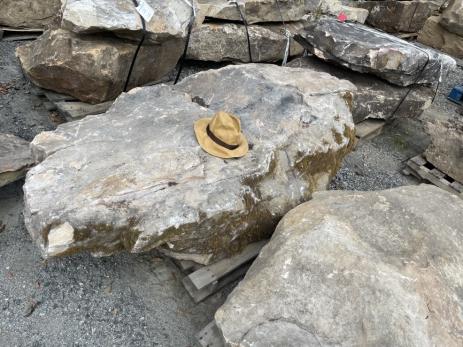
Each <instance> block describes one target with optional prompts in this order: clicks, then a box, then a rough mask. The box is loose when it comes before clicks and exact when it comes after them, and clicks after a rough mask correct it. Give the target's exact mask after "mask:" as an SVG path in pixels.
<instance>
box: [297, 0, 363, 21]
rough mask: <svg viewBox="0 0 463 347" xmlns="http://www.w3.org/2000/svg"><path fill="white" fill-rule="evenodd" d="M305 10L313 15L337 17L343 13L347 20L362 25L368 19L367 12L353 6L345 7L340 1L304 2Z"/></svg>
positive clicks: (313, 0) (311, 0)
mask: <svg viewBox="0 0 463 347" xmlns="http://www.w3.org/2000/svg"><path fill="white" fill-rule="evenodd" d="M305 8H306V11H307V12H310V13H312V14H314V15H318V14H320V13H324V14H329V15H332V16H338V15H339V14H340V13H341V12H343V13H344V14H345V15H346V17H347V20H349V21H354V22H358V23H362V24H363V23H365V21H366V19H367V17H368V10H366V9H363V8H357V7H354V6H346V5H345V4H344V2H343V1H340V0H305Z"/></svg>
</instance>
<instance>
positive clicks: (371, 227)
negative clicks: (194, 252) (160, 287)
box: [215, 185, 463, 347]
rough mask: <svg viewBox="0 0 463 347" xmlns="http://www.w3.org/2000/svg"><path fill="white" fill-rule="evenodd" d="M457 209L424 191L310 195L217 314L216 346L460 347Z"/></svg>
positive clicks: (461, 273) (445, 197)
mask: <svg viewBox="0 0 463 347" xmlns="http://www.w3.org/2000/svg"><path fill="white" fill-rule="evenodd" d="M462 211H463V200H461V199H460V198H458V197H457V196H455V195H453V194H450V193H447V192H445V191H443V190H441V189H439V188H437V187H435V186H431V185H420V186H409V187H400V188H395V189H391V190H384V191H376V192H349V191H328V192H320V193H316V194H315V195H314V198H313V200H311V201H310V202H307V203H305V204H302V205H300V206H298V207H297V208H295V209H293V210H292V211H290V212H289V213H288V214H287V215H286V216H285V217H284V218H283V219H282V220H281V222H280V223H279V224H278V227H277V229H276V231H275V233H274V235H273V237H272V239H271V241H270V243H269V244H268V245H267V246H266V247H264V249H263V250H262V252H261V254H260V255H259V257H258V258H257V260H256V261H255V262H254V263H253V264H252V266H251V268H250V270H249V271H248V273H247V274H246V277H245V278H244V280H243V281H242V282H241V283H240V284H239V285H238V287H236V288H235V290H234V291H233V292H232V293H231V294H230V295H229V297H228V299H227V301H226V302H225V304H224V305H223V306H222V307H221V308H220V309H219V310H218V311H217V313H216V315H215V320H216V323H217V325H218V328H219V329H220V331H221V332H222V333H223V335H224V338H225V342H226V343H227V345H228V346H236V347H238V346H240V347H241V346H243V347H244V346H255V347H260V346H262V347H263V346H288V347H301V346H307V347H309V346H322V347H331V346H345V347H347V346H396V347H412V346H413V347H431V346H446V347H458V346H461V345H462V343H463V332H462V329H461V328H462V326H463V316H462V315H461V312H463V300H462V283H463V230H462V228H463V227H462V226H463V213H462Z"/></svg>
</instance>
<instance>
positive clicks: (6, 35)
mask: <svg viewBox="0 0 463 347" xmlns="http://www.w3.org/2000/svg"><path fill="white" fill-rule="evenodd" d="M43 31H44V30H43V29H40V28H10V27H0V39H1V40H4V41H24V40H35V39H36V38H37V37H39V36H40V35H42V34H43Z"/></svg>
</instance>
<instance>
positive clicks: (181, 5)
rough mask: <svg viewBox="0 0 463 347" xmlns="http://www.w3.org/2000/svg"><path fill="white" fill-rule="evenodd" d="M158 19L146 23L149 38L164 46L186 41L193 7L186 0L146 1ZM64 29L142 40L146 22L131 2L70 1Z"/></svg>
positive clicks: (106, 0) (124, 0) (65, 7)
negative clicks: (108, 32)
mask: <svg viewBox="0 0 463 347" xmlns="http://www.w3.org/2000/svg"><path fill="white" fill-rule="evenodd" d="M146 2H147V3H148V4H149V5H150V6H151V7H152V8H153V10H154V15H153V17H152V18H151V20H150V21H149V22H147V23H146V33H147V37H148V38H149V39H151V40H152V41H154V42H157V43H160V42H163V41H166V40H171V39H173V38H177V39H178V38H184V37H185V36H186V34H187V30H188V24H189V22H190V20H191V16H192V10H191V7H190V6H188V5H187V3H186V2H185V1H183V0H146ZM62 27H63V28H64V29H67V30H70V31H72V32H75V33H78V34H88V33H97V32H105V31H110V32H113V33H115V34H116V35H119V36H123V37H128V38H132V39H136V40H140V34H141V31H142V21H141V17H140V15H139V13H138V12H137V10H136V8H135V5H134V3H133V1H131V0H68V1H67V2H66V4H65V6H64V8H63V19H62Z"/></svg>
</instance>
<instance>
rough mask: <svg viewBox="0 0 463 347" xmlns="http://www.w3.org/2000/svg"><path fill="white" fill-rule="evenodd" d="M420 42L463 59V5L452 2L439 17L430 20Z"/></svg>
mask: <svg viewBox="0 0 463 347" xmlns="http://www.w3.org/2000/svg"><path fill="white" fill-rule="evenodd" d="M418 41H419V42H421V43H423V44H425V45H428V46H431V47H434V48H437V49H440V50H441V51H443V52H446V53H449V54H451V55H453V56H455V57H457V58H460V59H463V5H462V2H461V0H451V1H450V3H449V5H448V7H447V8H446V9H445V10H444V12H443V13H442V14H441V15H439V16H433V17H430V18H428V20H427V21H426V23H425V25H424V27H423V29H422V30H421V31H420V33H419V36H418Z"/></svg>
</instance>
